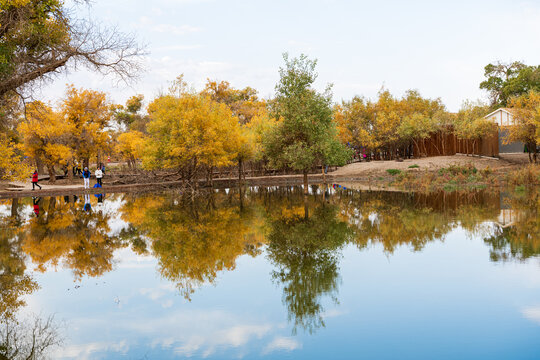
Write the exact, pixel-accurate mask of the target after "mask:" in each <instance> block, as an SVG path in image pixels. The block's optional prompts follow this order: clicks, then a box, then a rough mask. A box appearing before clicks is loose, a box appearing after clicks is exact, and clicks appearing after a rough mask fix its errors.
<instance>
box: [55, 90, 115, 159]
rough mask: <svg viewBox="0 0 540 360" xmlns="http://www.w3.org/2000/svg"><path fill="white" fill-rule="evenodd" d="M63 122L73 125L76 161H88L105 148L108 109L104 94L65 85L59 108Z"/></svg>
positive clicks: (109, 108)
mask: <svg viewBox="0 0 540 360" xmlns="http://www.w3.org/2000/svg"><path fill="white" fill-rule="evenodd" d="M61 111H62V115H63V119H64V121H66V122H68V123H70V124H72V126H73V128H72V130H73V131H72V135H73V136H72V140H73V141H72V144H71V146H72V148H73V149H74V155H75V156H76V158H78V159H85V158H86V159H88V158H90V157H91V156H92V155H95V154H97V153H98V151H100V150H103V149H106V148H107V146H108V143H109V140H110V138H109V134H108V133H107V131H106V130H105V129H106V127H107V126H108V124H109V120H110V118H111V112H110V111H111V107H110V106H109V103H108V101H107V96H106V94H105V93H104V92H101V91H94V90H85V89H76V88H75V87H74V86H73V85H70V86H68V88H67V91H66V97H65V99H64V101H63V102H62V105H61Z"/></svg>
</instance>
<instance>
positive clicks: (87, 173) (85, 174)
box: [82, 167, 90, 189]
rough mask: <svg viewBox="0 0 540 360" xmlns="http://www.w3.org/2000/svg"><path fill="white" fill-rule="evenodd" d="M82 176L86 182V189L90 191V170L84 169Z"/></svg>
mask: <svg viewBox="0 0 540 360" xmlns="http://www.w3.org/2000/svg"><path fill="white" fill-rule="evenodd" d="M82 176H83V180H84V188H85V189H89V188H90V170H88V168H87V167H85V168H84V171H83V173H82Z"/></svg>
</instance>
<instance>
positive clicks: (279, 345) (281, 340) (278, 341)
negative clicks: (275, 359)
mask: <svg viewBox="0 0 540 360" xmlns="http://www.w3.org/2000/svg"><path fill="white" fill-rule="evenodd" d="M301 348H302V344H301V343H299V342H298V341H296V340H295V339H293V338H291V337H283V336H278V337H275V338H274V340H272V342H271V343H270V344H268V345H266V347H265V348H264V350H263V355H266V354H269V353H271V352H273V351H280V350H281V351H293V350H296V349H301Z"/></svg>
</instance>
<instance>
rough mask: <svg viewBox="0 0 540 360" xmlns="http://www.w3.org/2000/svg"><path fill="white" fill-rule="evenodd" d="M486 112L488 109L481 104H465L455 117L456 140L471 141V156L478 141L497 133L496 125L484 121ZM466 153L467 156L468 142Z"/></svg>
mask: <svg viewBox="0 0 540 360" xmlns="http://www.w3.org/2000/svg"><path fill="white" fill-rule="evenodd" d="M488 112H489V107H488V106H486V105H485V104H483V103H481V102H476V103H474V102H465V103H464V104H463V106H462V107H461V109H460V110H459V111H458V113H457V115H456V119H455V123H454V133H455V134H456V137H457V138H458V139H461V140H470V141H472V149H471V153H472V154H474V149H475V145H476V142H477V141H478V140H479V139H482V138H483V137H485V136H488V135H490V134H493V133H494V132H495V131H497V124H496V123H494V122H492V121H489V120H486V119H484V116H486V115H487V113H488ZM466 153H467V154H469V149H468V142H467V149H466Z"/></svg>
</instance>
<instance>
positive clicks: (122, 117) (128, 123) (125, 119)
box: [111, 95, 149, 133]
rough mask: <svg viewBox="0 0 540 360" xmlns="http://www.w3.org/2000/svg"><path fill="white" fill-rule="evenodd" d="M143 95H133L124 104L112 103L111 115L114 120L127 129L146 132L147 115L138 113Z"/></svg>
mask: <svg viewBox="0 0 540 360" xmlns="http://www.w3.org/2000/svg"><path fill="white" fill-rule="evenodd" d="M143 100H144V96H143V95H135V96H132V97H130V98H129V99H128V100H127V101H126V105H125V106H123V105H113V106H112V109H111V110H112V116H113V118H114V119H115V120H116V122H117V123H118V124H119V125H121V126H123V127H125V128H126V129H128V130H136V131H139V132H142V133H146V124H147V123H148V120H149V119H148V116H146V115H143V114H141V113H140V111H141V109H142V106H143Z"/></svg>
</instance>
